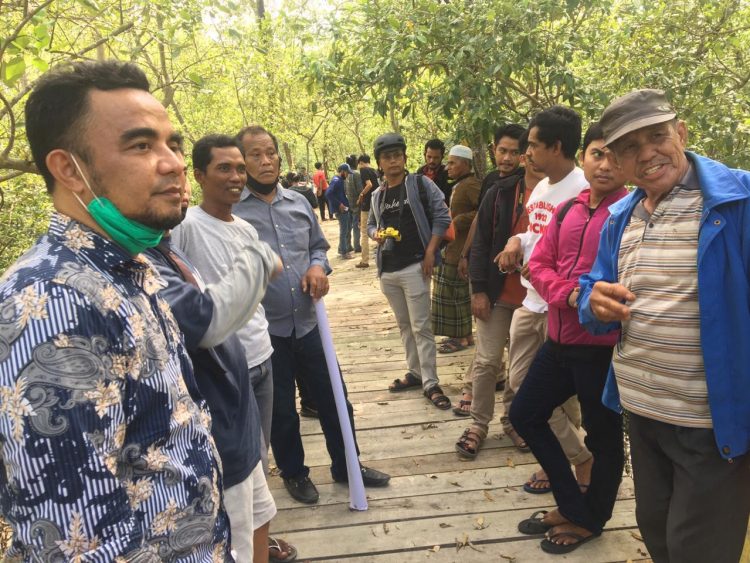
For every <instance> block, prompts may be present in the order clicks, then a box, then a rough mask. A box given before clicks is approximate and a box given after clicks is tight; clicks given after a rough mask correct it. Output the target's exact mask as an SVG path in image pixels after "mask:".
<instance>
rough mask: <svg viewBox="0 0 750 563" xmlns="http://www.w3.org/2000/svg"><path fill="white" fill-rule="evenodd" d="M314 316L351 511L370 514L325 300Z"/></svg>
mask: <svg viewBox="0 0 750 563" xmlns="http://www.w3.org/2000/svg"><path fill="white" fill-rule="evenodd" d="M315 314H316V315H317V316H318V329H319V331H320V340H321V341H322V342H323V351H324V352H325V355H326V365H327V366H328V375H329V376H330V377H331V387H332V388H333V398H334V399H335V401H336V413H337V414H338V415H339V425H340V426H341V435H342V436H343V438H344V451H345V452H346V470H347V473H348V475H349V508H350V509H351V510H367V495H365V486H364V483H362V472H361V471H360V468H359V467H360V466H359V457H358V456H357V447H356V446H355V445H354V432H353V431H352V425H351V423H350V422H349V411H348V410H347V408H346V397H345V396H344V384H343V383H342V379H341V371H340V370H339V363H338V361H336V349H335V348H334V346H333V337H332V336H331V325H330V324H329V323H328V313H327V312H326V307H325V304H324V303H323V300H322V299H318V300H316V301H315Z"/></svg>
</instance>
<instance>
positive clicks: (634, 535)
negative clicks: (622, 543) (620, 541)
mask: <svg viewBox="0 0 750 563" xmlns="http://www.w3.org/2000/svg"><path fill="white" fill-rule="evenodd" d="M630 535H631V536H633V537H634V538H635V539H637V540H638V541H643V538H642V537H641V534H639V533H638V532H630Z"/></svg>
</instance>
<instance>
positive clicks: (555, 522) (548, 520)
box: [542, 508, 569, 526]
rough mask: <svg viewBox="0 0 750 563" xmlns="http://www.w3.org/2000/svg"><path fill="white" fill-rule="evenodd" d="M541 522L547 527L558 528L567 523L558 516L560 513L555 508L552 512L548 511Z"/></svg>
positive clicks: (561, 516)
mask: <svg viewBox="0 0 750 563" xmlns="http://www.w3.org/2000/svg"><path fill="white" fill-rule="evenodd" d="M542 522H544V523H545V524H547V526H560V525H562V524H568V523H569V522H568V519H567V518H565V516H563V515H562V514H560V511H559V510H558V509H557V508H555V509H554V510H550V511H549V512H548V513H547V514H545V515H544V518H542Z"/></svg>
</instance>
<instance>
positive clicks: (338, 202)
mask: <svg viewBox="0 0 750 563" xmlns="http://www.w3.org/2000/svg"><path fill="white" fill-rule="evenodd" d="M351 173H352V169H351V168H350V167H349V165H348V164H346V163H344V164H342V165H341V166H339V169H338V174H336V175H335V176H334V177H333V178H331V183H330V184H329V185H328V189H327V190H326V194H325V195H326V199H327V200H328V211H329V212H330V214H331V215H335V216H336V219H338V222H339V256H340V257H341V258H343V259H345V260H348V259H349V258H351V257H352V255H351V253H352V251H353V250H354V249H353V248H352V214H351V211H350V210H349V207H350V205H349V200H348V199H347V197H346V178H347V176H349V174H351Z"/></svg>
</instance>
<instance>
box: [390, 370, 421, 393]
mask: <svg viewBox="0 0 750 563" xmlns="http://www.w3.org/2000/svg"><path fill="white" fill-rule="evenodd" d="M412 387H422V380H421V379H419V378H418V377H417V376H416V375H414V374H413V373H412V372H408V373H407V374H406V375H405V376H404V379H403V381H402V380H401V379H398V378H396V379H394V380H393V383H391V384H390V385H389V386H388V391H390V392H391V393H398V392H400V391H406V390H407V389H411V388H412Z"/></svg>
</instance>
